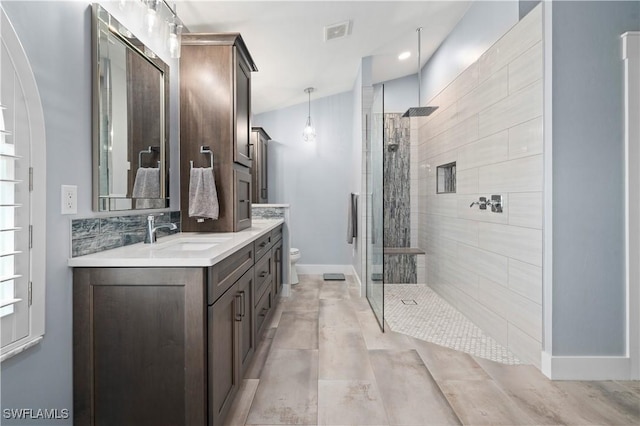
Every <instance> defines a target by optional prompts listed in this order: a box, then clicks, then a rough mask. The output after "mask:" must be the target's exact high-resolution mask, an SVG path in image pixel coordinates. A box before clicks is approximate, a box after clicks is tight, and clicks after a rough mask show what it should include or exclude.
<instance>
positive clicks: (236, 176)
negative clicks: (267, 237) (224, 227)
mask: <svg viewBox="0 0 640 426" xmlns="http://www.w3.org/2000/svg"><path fill="white" fill-rule="evenodd" d="M239 169H243V168H242V167H240V168H239ZM239 169H234V170H233V182H234V187H235V188H234V197H235V198H234V200H235V203H236V205H235V209H234V211H233V222H234V231H235V232H237V231H241V230H243V229H246V228H249V227H251V175H250V174H249V171H248V169H247V170H239Z"/></svg>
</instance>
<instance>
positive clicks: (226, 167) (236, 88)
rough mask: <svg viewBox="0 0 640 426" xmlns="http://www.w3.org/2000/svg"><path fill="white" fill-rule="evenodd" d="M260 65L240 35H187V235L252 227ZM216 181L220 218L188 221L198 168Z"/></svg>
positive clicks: (183, 89) (183, 111) (183, 171)
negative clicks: (255, 78)
mask: <svg viewBox="0 0 640 426" xmlns="http://www.w3.org/2000/svg"><path fill="white" fill-rule="evenodd" d="M253 71H257V68H256V65H255V63H254V62H253V59H252V58H251V55H250V54H249V51H248V50H247V47H246V45H245V44H244V41H243V40H242V37H241V36H240V34H238V33H224V34H210V33H207V34H198V33H189V34H183V36H182V50H181V57H180V191H181V194H182V195H181V202H180V210H181V212H182V230H183V231H187V232H193V231H195V232H237V231H240V230H242V229H246V228H248V227H250V226H251V174H250V173H251V172H250V170H251V169H250V167H251V164H252V158H251V154H252V149H251V72H253ZM201 146H208V147H209V148H210V149H211V150H212V151H213V156H214V164H213V168H214V177H215V181H216V189H217V195H218V201H219V204H220V215H219V218H218V219H217V220H211V219H206V220H204V221H202V222H198V220H197V218H191V217H189V214H188V212H189V197H188V196H187V195H188V194H189V178H190V168H191V163H190V162H191V161H193V162H194V163H193V164H194V167H208V166H209V161H210V159H209V156H208V155H207V154H202V153H200V147H201Z"/></svg>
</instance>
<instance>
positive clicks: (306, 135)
mask: <svg viewBox="0 0 640 426" xmlns="http://www.w3.org/2000/svg"><path fill="white" fill-rule="evenodd" d="M313 91H315V89H314V88H313V87H307V88H306V89H304V92H305V93H307V94H309V115H308V116H307V123H306V124H305V126H304V130H303V131H302V139H303V140H304V141H305V142H314V141H315V140H316V129H315V128H314V127H313V124H311V92H313Z"/></svg>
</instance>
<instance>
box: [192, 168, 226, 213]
mask: <svg viewBox="0 0 640 426" xmlns="http://www.w3.org/2000/svg"><path fill="white" fill-rule="evenodd" d="M219 213H220V205H219V204H218V193H217V191H216V182H215V180H214V177H213V169H212V168H211V167H205V168H191V176H190V180H189V217H200V218H208V219H214V220H215V219H217V218H218V214H219Z"/></svg>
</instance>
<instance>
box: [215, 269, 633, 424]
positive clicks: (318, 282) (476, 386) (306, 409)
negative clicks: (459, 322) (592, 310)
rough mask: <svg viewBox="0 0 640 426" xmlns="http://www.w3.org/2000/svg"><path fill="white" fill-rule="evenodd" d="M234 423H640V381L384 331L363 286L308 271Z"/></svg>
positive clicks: (274, 325) (267, 344)
mask: <svg viewBox="0 0 640 426" xmlns="http://www.w3.org/2000/svg"><path fill="white" fill-rule="evenodd" d="M267 327H268V329H267V331H266V332H265V333H264V335H263V337H262V338H261V340H260V342H259V345H258V347H257V349H256V354H255V356H254V360H253V362H252V365H251V366H250V367H249V368H248V370H247V372H246V374H245V379H244V380H243V382H242V383H241V387H240V390H239V392H238V395H237V396H236V399H235V402H234V405H233V406H232V408H231V411H230V413H229V415H228V417H227V424H229V425H245V424H247V425H265V426H266V425H283V424H300V425H316V424H321V425H417V426H425V425H449V424H452V425H459V424H465V425H466V424H468V425H639V424H640V384H639V383H638V382H637V381H636V382H616V381H605V382H571V381H564V382H552V381H550V380H548V379H547V378H545V377H544V376H543V375H542V373H540V371H538V370H537V369H536V368H535V367H533V366H529V365H503V364H498V363H495V362H493V361H489V360H485V359H480V358H474V357H472V356H471V355H468V354H466V353H462V352H457V351H454V350H451V349H447V348H444V347H441V346H438V345H435V344H432V343H428V342H424V341H421V340H418V339H414V338H412V337H409V336H405V335H403V334H399V333H395V332H392V331H387V332H386V333H382V332H381V331H380V329H379V327H378V324H377V322H376V319H375V318H374V316H373V313H372V312H371V308H370V307H369V304H368V302H367V301H366V299H363V298H360V297H359V296H358V287H357V285H356V284H355V283H354V281H353V280H351V278H350V277H348V278H347V281H346V282H324V281H323V280H322V277H321V276H313V275H307V276H300V284H298V285H297V286H294V287H293V289H292V295H291V297H289V298H283V299H281V300H280V302H279V304H278V306H277V307H276V311H275V312H274V315H273V316H272V318H271V321H270V323H269V324H268V325H267Z"/></svg>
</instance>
